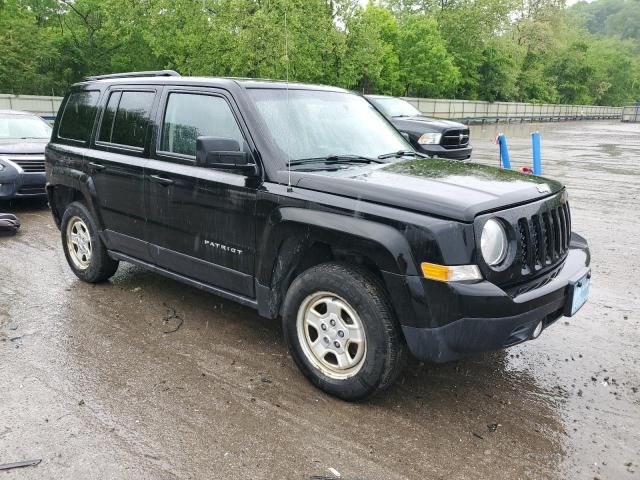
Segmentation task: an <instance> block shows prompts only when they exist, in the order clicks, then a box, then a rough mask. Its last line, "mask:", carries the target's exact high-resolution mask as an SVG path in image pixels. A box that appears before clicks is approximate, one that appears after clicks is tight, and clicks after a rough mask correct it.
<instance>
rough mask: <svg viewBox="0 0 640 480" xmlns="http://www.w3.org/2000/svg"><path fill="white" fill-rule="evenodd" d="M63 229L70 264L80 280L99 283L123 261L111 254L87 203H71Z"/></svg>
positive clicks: (65, 248)
mask: <svg viewBox="0 0 640 480" xmlns="http://www.w3.org/2000/svg"><path fill="white" fill-rule="evenodd" d="M60 231H61V232H62V248H63V250H64V255H65V257H66V258H67V263H68V264H69V266H70V267H71V270H73V273H75V274H76V276H77V277H78V278H79V279H80V280H83V281H85V282H89V283H98V282H103V281H105V280H108V279H109V278H111V277H112V276H113V274H114V273H116V270H117V269H118V264H119V262H118V261H117V260H114V259H112V258H111V257H110V256H109V254H108V253H107V249H106V248H105V246H104V244H103V243H102V240H101V239H100V236H99V235H98V227H97V225H96V222H95V220H94V219H93V217H92V216H91V212H89V209H87V207H86V206H85V205H84V204H82V203H80V202H72V203H70V204H69V205H68V206H67V208H66V210H65V211H64V214H63V215H62V222H61V223H60Z"/></svg>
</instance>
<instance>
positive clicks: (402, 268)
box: [256, 207, 417, 318]
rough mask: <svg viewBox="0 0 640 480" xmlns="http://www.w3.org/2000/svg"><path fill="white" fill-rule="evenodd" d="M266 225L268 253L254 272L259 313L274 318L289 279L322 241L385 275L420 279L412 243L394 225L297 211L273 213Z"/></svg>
mask: <svg viewBox="0 0 640 480" xmlns="http://www.w3.org/2000/svg"><path fill="white" fill-rule="evenodd" d="M266 225H267V226H266V228H265V230H264V232H263V234H262V238H260V239H259V245H262V247H261V249H262V251H263V252H265V254H263V255H260V256H259V258H260V261H259V264H258V265H257V268H256V292H257V297H258V298H257V300H258V310H259V312H260V313H261V314H262V315H264V316H267V317H270V318H274V317H276V316H277V315H278V314H279V313H280V312H279V309H280V305H281V303H282V300H283V297H284V294H285V293H286V291H284V288H283V287H288V285H289V284H290V282H291V281H292V278H290V277H291V275H292V273H293V271H294V269H295V266H296V265H298V264H299V262H300V261H301V260H302V255H303V254H304V253H305V252H306V251H307V250H308V249H309V248H311V247H312V246H313V245H314V244H315V243H318V242H319V243H322V244H326V245H328V246H329V247H330V248H332V249H337V250H339V251H341V252H347V253H352V254H355V255H360V256H363V257H366V258H367V259H369V260H371V261H372V262H373V263H374V264H375V265H376V267H377V268H378V269H379V270H380V271H381V272H382V273H383V274H386V273H391V274H395V275H401V276H404V275H417V270H416V263H415V261H414V258H413V254H412V252H411V248H410V246H409V243H408V241H407V240H406V238H405V237H404V235H403V234H402V233H401V232H400V231H398V230H397V229H395V228H393V227H392V226H390V225H385V224H382V223H378V222H375V221H371V220H368V219H365V218H362V217H356V216H347V215H341V214H339V213H334V212H328V211H320V210H308V209H304V208H298V207H282V208H278V209H275V210H274V211H273V212H271V214H270V215H269V216H268V218H267V222H266ZM383 276H384V275H383ZM383 281H384V279H383Z"/></svg>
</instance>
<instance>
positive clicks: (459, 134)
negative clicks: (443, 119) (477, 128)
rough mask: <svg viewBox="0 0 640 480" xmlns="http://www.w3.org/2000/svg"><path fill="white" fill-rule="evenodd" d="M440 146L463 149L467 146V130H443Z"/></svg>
mask: <svg viewBox="0 0 640 480" xmlns="http://www.w3.org/2000/svg"><path fill="white" fill-rule="evenodd" d="M440 145H442V146H443V147H444V148H449V149H452V148H464V147H466V146H467V145H469V129H468V128H452V129H450V130H445V131H444V133H443V134H442V140H440Z"/></svg>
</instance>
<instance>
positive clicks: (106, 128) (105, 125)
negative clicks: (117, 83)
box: [98, 92, 121, 142]
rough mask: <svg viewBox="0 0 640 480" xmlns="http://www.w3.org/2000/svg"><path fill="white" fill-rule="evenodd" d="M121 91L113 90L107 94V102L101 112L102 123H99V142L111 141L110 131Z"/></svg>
mask: <svg viewBox="0 0 640 480" xmlns="http://www.w3.org/2000/svg"><path fill="white" fill-rule="evenodd" d="M120 95H121V92H113V93H112V94H111V95H110V96H109V101H108V102H107V108H106V109H105V110H104V113H103V114H102V123H101V124H100V134H99V135H98V140H99V141H101V142H110V141H111V132H112V130H113V119H114V118H115V116H116V110H117V109H118V103H119V102H120Z"/></svg>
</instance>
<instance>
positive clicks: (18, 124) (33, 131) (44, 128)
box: [0, 113, 51, 140]
mask: <svg viewBox="0 0 640 480" xmlns="http://www.w3.org/2000/svg"><path fill="white" fill-rule="evenodd" d="M50 137H51V127H50V126H49V125H48V124H47V123H46V122H45V121H44V120H42V119H41V118H40V117H36V116H35V115H13V114H2V113H0V140H8V139H28V138H45V139H46V138H50Z"/></svg>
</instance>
